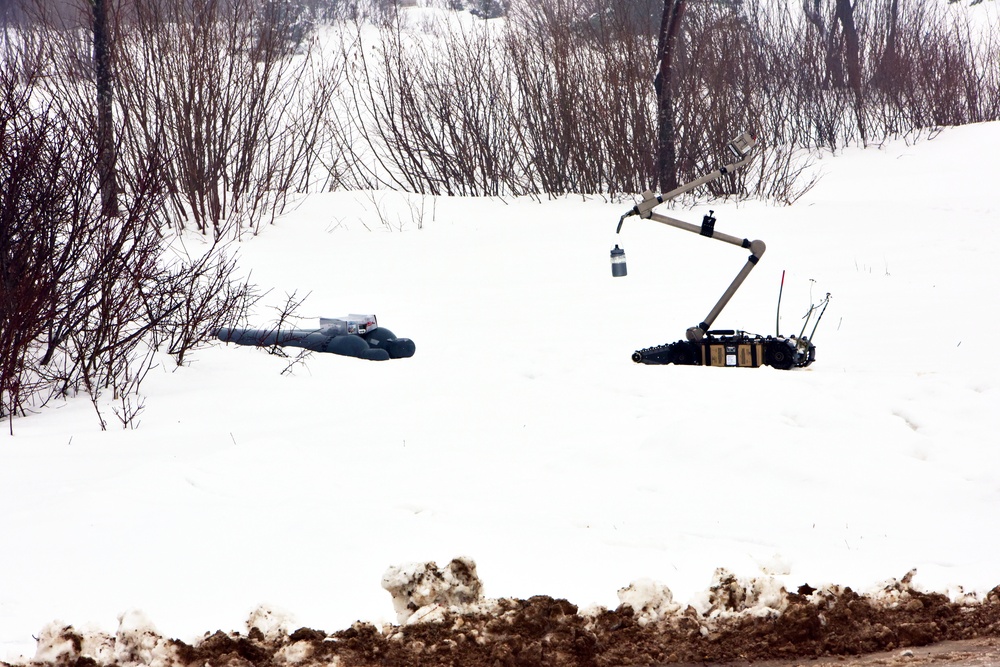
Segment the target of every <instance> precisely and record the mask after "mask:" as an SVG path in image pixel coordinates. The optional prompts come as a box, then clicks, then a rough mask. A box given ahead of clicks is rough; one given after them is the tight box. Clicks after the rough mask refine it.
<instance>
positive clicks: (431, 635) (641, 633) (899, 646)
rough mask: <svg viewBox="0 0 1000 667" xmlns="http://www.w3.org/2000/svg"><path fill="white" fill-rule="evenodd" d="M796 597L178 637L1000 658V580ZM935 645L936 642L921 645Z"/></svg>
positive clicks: (675, 658)
mask: <svg viewBox="0 0 1000 667" xmlns="http://www.w3.org/2000/svg"><path fill="white" fill-rule="evenodd" d="M806 592H808V590H807V591H806ZM789 602H790V604H789V605H788V607H787V608H786V610H785V611H784V613H782V614H781V615H780V616H777V617H774V618H748V617H745V616H743V617H732V618H728V619H725V620H717V621H716V622H715V623H712V624H710V625H711V629H709V626H707V625H706V624H705V620H704V619H699V617H698V616H697V614H695V613H694V610H693V609H692V610H689V611H688V612H687V613H686V614H680V615H678V616H677V617H675V618H672V619H670V620H669V621H663V622H658V623H647V624H646V625H644V626H641V625H640V624H639V623H638V622H637V617H636V616H635V615H634V614H633V613H632V610H631V608H629V607H627V606H626V607H620V608H618V609H616V610H614V611H606V612H603V613H601V614H599V615H598V616H596V617H585V616H581V615H580V614H578V613H577V612H578V610H577V607H576V606H575V605H573V604H571V603H569V602H567V601H565V600H556V599H553V598H550V597H544V596H538V597H533V598H530V599H528V600H504V601H500V608H499V609H498V610H497V611H496V612H495V613H492V614H490V615H488V616H482V615H480V616H473V615H466V616H452V617H449V618H447V620H446V621H445V622H442V623H421V624H415V625H407V626H403V627H397V628H393V629H392V631H390V632H388V633H384V632H380V631H379V630H378V629H377V628H375V627H374V626H372V625H368V624H364V623H358V624H355V625H354V626H353V627H351V628H349V629H347V630H341V631H339V632H334V633H331V634H327V633H326V632H322V631H319V630H311V629H305V628H303V629H300V630H298V631H296V632H295V633H293V634H292V635H291V636H290V637H286V638H282V639H281V640H279V641H277V642H268V641H266V640H265V639H264V637H263V635H261V634H260V633H259V632H258V631H251V633H250V636H247V637H241V636H233V635H223V634H221V633H216V634H214V635H211V636H208V637H206V638H205V640H204V641H202V642H201V643H200V644H198V645H197V646H189V645H186V644H181V643H178V644H177V647H178V649H179V652H178V657H179V658H180V662H182V663H184V664H186V665H198V666H199V667H200V666H201V665H206V664H208V665H212V666H213V667H215V666H221V665H232V666H233V667H236V666H237V665H238V666H240V667H249V665H253V666H254V667H270V666H271V665H274V664H276V663H279V662H287V660H288V658H287V656H288V655H289V653H288V652H287V649H288V648H289V647H291V646H295V652H294V655H296V656H297V660H296V661H297V662H299V664H311V665H316V664H324V665H330V664H336V665H343V666H345V667H354V666H362V665H364V666H367V665H379V666H380V667H391V666H400V667H403V666H406V667H415V666H418V665H419V666H426V667H437V666H442V667H443V666H446V665H447V666H451V665H455V666H462V667H477V666H479V665H488V666H489V667H505V666H514V665H516V666H518V667H522V666H529V665H553V666H556V665H558V666H562V665H581V666H583V665H587V666H590V665H593V666H604V665H607V666H610V665H662V664H680V665H685V664H687V665H694V664H699V665H701V664H706V663H713V664H720V663H734V664H739V663H742V664H748V663H754V664H768V665H772V664H798V663H802V662H809V663H811V664H814V665H822V664H832V663H836V664H839V665H845V664H855V665H863V664H879V665H893V664H897V663H902V662H905V663H907V664H910V665H914V664H930V663H934V664H943V663H946V662H955V661H958V662H961V663H963V664H968V665H973V664H1000V646H998V638H1000V586H998V587H997V588H996V589H994V590H993V591H992V592H991V594H990V595H989V596H988V597H987V599H986V600H985V601H983V602H981V603H975V604H971V605H965V604H956V603H953V602H950V601H949V600H948V598H947V597H945V596H944V595H940V594H934V593H930V594H923V593H919V592H916V591H912V590H911V591H908V595H907V596H906V600H905V602H904V603H902V604H900V603H896V604H892V605H884V604H880V603H876V602H874V601H873V600H872V599H869V598H867V597H864V596H860V595H858V594H856V593H854V592H853V591H851V590H850V589H843V590H842V591H840V592H839V594H838V595H837V596H836V598H835V599H832V600H827V601H825V602H824V603H823V604H816V603H815V601H811V600H808V599H807V597H806V595H803V594H802V593H801V592H800V593H796V594H791V595H790V596H789ZM957 640H961V641H960V642H959V643H954V642H956V641H957ZM970 640H974V641H970ZM941 642H952V643H950V644H947V643H945V644H942V643H941ZM929 645H935V646H936V647H937V648H936V649H935V650H924V651H920V650H917V647H925V646H929ZM283 649H285V650H286V652H285V653H281V651H282V650H283ZM907 649H909V650H907ZM880 653H881V655H878V654H880ZM279 654H281V655H282V656H285V657H282V658H281V659H278V657H277V656H278V655H279ZM859 656H865V657H863V658H860V659H859ZM830 658H834V659H833V660H830ZM777 661H781V662H777Z"/></svg>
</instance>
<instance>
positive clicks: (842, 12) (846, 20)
mask: <svg viewBox="0 0 1000 667" xmlns="http://www.w3.org/2000/svg"><path fill="white" fill-rule="evenodd" d="M837 18H838V19H839V20H840V25H841V27H842V28H843V30H844V41H845V42H846V43H847V44H846V45H847V54H846V59H847V83H848V85H849V86H850V87H851V88H852V89H854V92H855V94H857V95H860V94H861V45H860V44H861V43H860V41H859V40H858V28H857V26H856V25H854V6H853V5H851V0H837Z"/></svg>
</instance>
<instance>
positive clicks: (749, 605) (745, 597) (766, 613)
mask: <svg viewBox="0 0 1000 667" xmlns="http://www.w3.org/2000/svg"><path fill="white" fill-rule="evenodd" d="M706 602H707V605H706V606H707V608H706V609H704V610H703V611H702V613H703V615H704V616H706V617H709V618H715V617H727V616H734V615H750V616H757V617H775V616H780V615H781V612H783V611H784V610H785V609H786V608H787V607H788V592H787V591H786V590H785V587H784V586H783V585H782V584H781V583H780V582H779V581H778V580H776V579H775V578H774V577H750V578H749V579H744V578H741V577H737V576H736V575H735V574H733V573H732V572H730V571H729V570H727V569H725V568H721V567H720V568H717V569H716V570H715V573H714V574H713V575H712V584H711V585H710V586H709V589H708V598H707V601H706Z"/></svg>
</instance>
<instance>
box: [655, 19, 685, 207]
mask: <svg viewBox="0 0 1000 667" xmlns="http://www.w3.org/2000/svg"><path fill="white" fill-rule="evenodd" d="M686 4H687V3H686V0H664V3H663V18H662V19H661V21H660V39H659V42H658V44H657V48H656V57H657V63H658V70H657V74H656V80H655V81H654V85H655V87H656V123H657V133H656V135H657V159H656V177H657V181H658V185H659V188H660V192H669V191H670V190H673V189H674V188H676V187H677V146H676V144H677V131H676V128H675V127H674V91H673V75H674V55H675V52H676V49H677V35H678V34H679V33H680V29H681V19H682V18H684V9H685V8H686Z"/></svg>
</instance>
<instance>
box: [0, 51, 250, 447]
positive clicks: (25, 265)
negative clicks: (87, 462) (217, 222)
mask: <svg viewBox="0 0 1000 667" xmlns="http://www.w3.org/2000/svg"><path fill="white" fill-rule="evenodd" d="M34 83H35V82H33V81H27V82H25V81H24V80H23V79H19V78H18V77H17V76H16V75H15V74H13V73H12V71H11V70H4V71H3V72H0V193H2V198H0V222H2V224H0V278H2V283H0V285H2V289H0V359H2V361H0V416H4V417H7V418H8V419H9V420H11V426H10V428H11V430H13V421H12V420H13V417H14V416H15V415H24V414H27V413H28V412H29V411H30V410H33V409H37V408H40V407H42V406H44V405H45V404H46V403H48V402H49V401H50V400H52V399H53V398H55V397H57V396H66V395H72V394H76V393H79V392H81V391H82V392H85V393H86V394H88V395H89V396H90V398H91V400H92V402H93V404H94V406H95V408H97V409H98V417H99V420H100V423H101V427H102V428H105V427H106V425H107V420H106V419H105V417H104V416H103V415H102V414H101V411H100V405H101V403H102V400H101V399H102V396H104V395H105V394H109V397H110V399H111V400H112V401H113V402H117V403H118V406H119V407H115V408H114V410H115V411H117V412H116V414H117V415H118V418H119V420H120V421H121V422H122V425H123V426H126V427H132V426H134V425H136V423H137V422H136V417H137V415H138V414H139V412H141V405H142V403H141V398H140V397H139V396H138V388H139V385H140V384H141V382H142V380H143V378H145V376H146V373H147V372H148V371H149V369H150V368H151V367H152V366H153V364H154V359H155V353H156V351H157V350H158V349H159V347H160V344H161V343H162V342H165V341H169V342H170V344H171V345H170V347H171V349H170V350H169V351H170V352H171V353H173V354H175V355H176V356H177V359H178V361H181V360H182V359H183V354H184V353H185V352H186V351H189V350H190V349H192V348H193V347H195V346H197V345H199V344H201V343H202V342H204V341H205V340H206V339H207V338H208V336H209V335H210V334H209V332H208V331H206V330H205V329H204V328H203V326H202V325H203V324H205V325H209V326H210V325H212V324H214V323H216V322H224V321H225V322H227V323H228V321H231V320H232V319H234V318H238V317H239V316H240V315H241V314H242V313H243V312H245V310H246V308H247V307H248V305H249V304H250V303H252V301H253V298H254V292H253V290H252V288H251V287H250V286H249V285H248V284H247V283H246V281H241V280H239V279H238V278H236V277H235V264H234V263H233V262H232V261H230V260H227V259H225V258H224V256H223V255H222V254H221V253H220V252H218V251H217V250H216V249H215V248H212V249H210V250H209V252H207V253H205V254H204V255H203V256H202V257H201V258H200V259H198V260H193V261H192V260H190V259H181V260H179V261H174V262H170V261H167V258H166V255H165V250H166V247H167V246H166V242H165V240H164V239H163V238H162V237H161V235H160V231H161V230H162V229H164V228H169V227H170V223H169V220H168V219H167V218H166V216H167V214H168V212H169V211H168V209H167V208H166V207H165V199H166V197H167V196H168V187H167V184H168V181H167V175H168V172H167V171H166V169H165V167H164V163H163V161H162V155H159V154H156V153H154V154H151V155H147V156H144V159H143V160H142V161H141V162H136V163H134V164H132V166H131V170H130V171H129V178H128V179H127V181H126V182H125V183H126V184H127V187H123V188H122V191H121V193H120V202H119V203H120V212H119V214H118V215H115V216H109V215H107V214H106V211H105V209H104V207H103V204H102V201H101V194H100V181H99V178H98V176H97V175H96V174H97V173H98V170H97V164H98V161H99V159H100V157H99V150H98V148H97V135H96V124H95V123H94V122H92V120H93V119H92V117H91V118H87V117H84V118H80V117H77V116H74V115H72V113H71V112H72V111H75V110H76V109H75V108H73V107H71V108H70V110H69V111H67V109H65V108H62V107H60V106H59V105H57V104H56V103H54V102H52V103H50V104H48V105H44V106H38V105H37V104H36V103H33V102H32V103H30V101H31V100H35V101H37V100H39V99H44V93H43V91H41V90H39V89H38V88H37V87H36V86H35V85H34ZM88 121H91V122H88Z"/></svg>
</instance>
